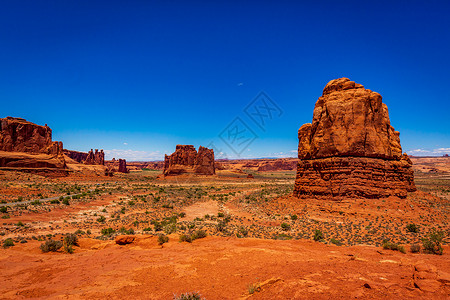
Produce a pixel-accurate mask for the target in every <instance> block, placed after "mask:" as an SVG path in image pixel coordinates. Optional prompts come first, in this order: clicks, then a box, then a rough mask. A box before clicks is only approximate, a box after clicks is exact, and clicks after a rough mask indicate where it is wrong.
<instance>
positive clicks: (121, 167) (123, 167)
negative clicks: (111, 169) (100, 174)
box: [119, 159, 128, 173]
mask: <svg viewBox="0 0 450 300" xmlns="http://www.w3.org/2000/svg"><path fill="white" fill-rule="evenodd" d="M119 172H120V173H128V169H127V161H126V160H125V159H119Z"/></svg>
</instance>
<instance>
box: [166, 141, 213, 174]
mask: <svg viewBox="0 0 450 300" xmlns="http://www.w3.org/2000/svg"><path fill="white" fill-rule="evenodd" d="M184 173H193V174H200V175H214V174H215V173H216V171H215V166H214V150H212V149H208V148H205V147H202V146H200V148H199V149H198V152H197V150H196V149H195V147H194V146H193V145H177V146H176V149H175V152H174V153H172V154H171V155H166V156H165V158H164V175H165V176H168V175H180V174H184Z"/></svg>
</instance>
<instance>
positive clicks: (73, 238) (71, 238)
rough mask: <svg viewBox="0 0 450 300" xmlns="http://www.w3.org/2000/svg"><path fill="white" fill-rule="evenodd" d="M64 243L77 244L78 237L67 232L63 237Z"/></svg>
mask: <svg viewBox="0 0 450 300" xmlns="http://www.w3.org/2000/svg"><path fill="white" fill-rule="evenodd" d="M64 243H66V244H68V245H74V246H78V237H77V235H76V234H74V233H69V234H67V235H66V236H65V237H64Z"/></svg>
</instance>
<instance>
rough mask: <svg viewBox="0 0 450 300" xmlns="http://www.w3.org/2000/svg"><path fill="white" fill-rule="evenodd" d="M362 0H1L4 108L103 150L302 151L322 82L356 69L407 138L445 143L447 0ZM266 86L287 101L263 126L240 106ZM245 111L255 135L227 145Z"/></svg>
mask: <svg viewBox="0 0 450 300" xmlns="http://www.w3.org/2000/svg"><path fill="white" fill-rule="evenodd" d="M360 2H365V1H355V2H348V3H347V2H345V1H344V2H342V1H330V2H326V1H310V2H306V1H305V2H304V3H302V1H246V2H245V3H243V1H20V0H18V1H2V2H1V3H0V66H1V67H0V99H1V103H2V105H1V110H0V112H1V113H0V117H6V116H15V117H22V118H26V119H27V120H30V121H32V122H35V123H38V124H45V123H47V124H48V125H49V126H50V127H51V128H52V129H53V138H54V140H61V141H63V142H64V146H65V148H68V149H73V150H80V151H87V150H89V149H91V148H99V149H105V151H106V153H107V158H112V157H116V158H119V157H122V158H126V159H128V160H154V159H162V158H163V156H164V153H171V152H173V151H174V149H175V145H176V144H194V145H195V146H196V147H198V146H199V145H204V146H207V145H209V144H210V143H213V144H214V145H215V147H216V152H223V154H222V155H220V154H219V153H216V156H219V157H220V156H222V157H229V158H234V157H238V156H239V157H248V158H252V157H281V156H296V149H297V143H298V141H297V130H298V128H299V127H300V126H301V125H302V124H304V123H308V122H311V119H312V111H313V108H314V104H315V102H316V100H317V98H318V97H319V96H320V95H321V93H322V89H323V87H324V86H325V84H326V83H327V82H328V81H330V80H332V79H335V78H339V77H349V78H350V79H352V80H354V81H356V82H358V83H361V84H363V85H364V86H365V87H366V88H369V89H371V90H374V91H377V92H379V93H380V94H381V95H382V96H383V101H384V102H385V103H386V104H387V105H388V107H389V112H390V118H391V124H392V125H393V126H394V128H395V129H396V130H398V131H400V133H401V135H400V137H401V142H402V146H403V150H404V151H406V152H408V153H410V154H416V155H442V154H443V153H449V152H450V133H449V128H450V118H449V117H448V114H449V103H450V93H449V92H448V87H449V84H450V83H449V78H450V58H449V53H450V30H449V29H450V18H448V11H449V8H450V5H449V2H448V1H442V2H434V1H431V2H427V3H426V4H425V3H422V2H418V1H417V2H416V1H396V2H390V1H388V2H383V1H377V2H375V3H372V4H369V3H360ZM261 91H264V92H265V93H266V94H267V96H268V97H270V99H271V101H272V102H271V103H275V105H276V106H277V107H278V108H279V111H276V114H275V111H273V112H274V114H273V115H272V116H270V117H268V118H266V120H265V121H266V122H265V124H264V126H262V127H260V126H258V124H256V123H255V122H254V121H253V120H252V119H251V118H250V117H249V116H248V115H247V114H246V113H245V108H246V107H247V106H248V105H249V104H251V103H252V101H253V100H254V99H255V97H257V96H258V95H259V93H260V92H261ZM256 103H257V102H256ZM266 112H267V111H266ZM260 113H261V111H260ZM236 118H238V121H239V122H241V123H240V124H241V126H245V128H247V129H248V130H247V132H248V133H250V136H248V138H249V141H251V143H250V144H249V145H248V146H247V145H246V143H243V144H242V145H239V147H236V146H235V145H231V148H230V147H229V145H227V144H226V143H225V142H224V140H225V141H227V139H229V138H230V137H229V135H227V134H225V135H226V136H224V135H222V138H221V137H220V135H221V133H223V132H224V130H225V133H227V130H229V129H231V128H233V126H234V125H236V123H233V122H234V120H236ZM242 124H244V125H242ZM253 137H254V138H253ZM244 140H245V139H241V141H244ZM228 142H229V140H228ZM244 146H245V147H244ZM236 148H239V149H236ZM241 148H245V149H241Z"/></svg>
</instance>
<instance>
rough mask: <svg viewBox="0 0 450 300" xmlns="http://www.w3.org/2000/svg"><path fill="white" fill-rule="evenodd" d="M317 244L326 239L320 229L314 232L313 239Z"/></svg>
mask: <svg viewBox="0 0 450 300" xmlns="http://www.w3.org/2000/svg"><path fill="white" fill-rule="evenodd" d="M313 239H314V240H315V241H316V242H318V241H322V240H323V239H324V236H323V233H322V231H321V230H320V229H316V230H315V231H314V238H313Z"/></svg>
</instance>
